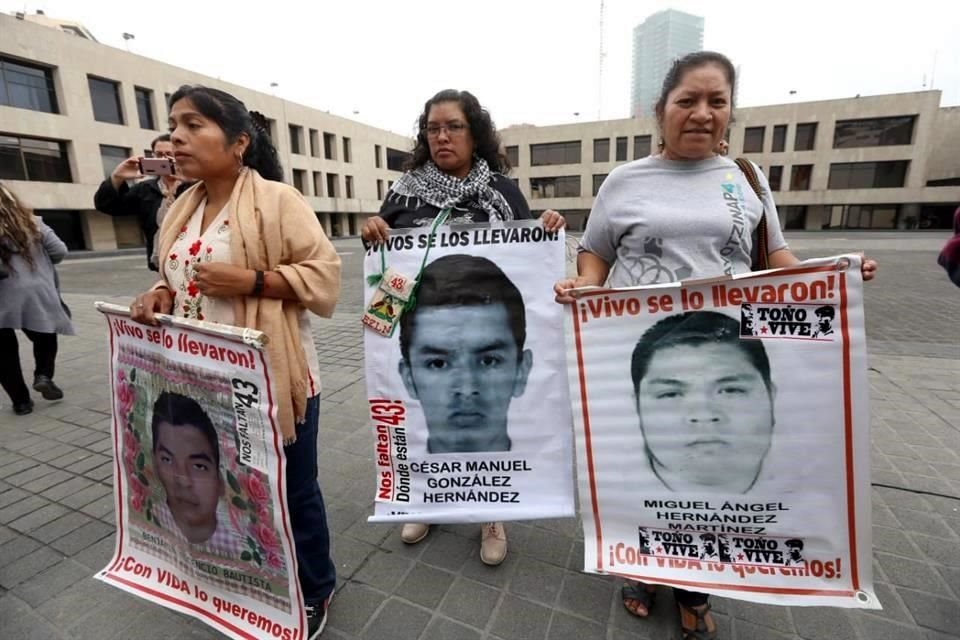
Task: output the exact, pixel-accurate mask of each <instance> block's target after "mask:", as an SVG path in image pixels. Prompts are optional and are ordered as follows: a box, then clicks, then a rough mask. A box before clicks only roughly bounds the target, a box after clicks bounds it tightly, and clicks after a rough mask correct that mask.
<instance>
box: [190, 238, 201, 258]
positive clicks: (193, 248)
mask: <svg viewBox="0 0 960 640" xmlns="http://www.w3.org/2000/svg"><path fill="white" fill-rule="evenodd" d="M202 244H203V243H201V242H200V241H199V240H197V241H196V242H194V243H193V244H192V245H190V255H191V256H196V255H197V254H198V253H200V246H201V245H202Z"/></svg>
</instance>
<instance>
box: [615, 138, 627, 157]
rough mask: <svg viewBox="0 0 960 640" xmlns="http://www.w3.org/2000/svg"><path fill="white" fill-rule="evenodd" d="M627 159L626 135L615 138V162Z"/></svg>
mask: <svg viewBox="0 0 960 640" xmlns="http://www.w3.org/2000/svg"><path fill="white" fill-rule="evenodd" d="M626 160H627V137H626V136H624V137H622V138H617V162H626Z"/></svg>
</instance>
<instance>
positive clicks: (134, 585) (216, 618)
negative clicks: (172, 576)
mask: <svg viewBox="0 0 960 640" xmlns="http://www.w3.org/2000/svg"><path fill="white" fill-rule="evenodd" d="M103 577H104V578H108V579H110V580H115V581H116V582H119V583H120V584H123V585H126V586H128V587H130V588H131V589H135V590H136V591H142V592H143V593H146V594H147V595H150V596H152V597H154V598H158V599H160V600H166V601H167V602H170V603H172V604H175V605H177V606H180V607H183V608H185V609H190V610H191V611H196V612H197V613H199V614H200V615H202V616H204V617H206V618H210V620H213V621H214V623H216V624H217V625H220V626H222V627H226V628H227V629H229V630H230V631H233V632H234V633H236V634H237V635H239V636H240V637H242V638H247V639H248V640H257V637H256V636H253V635H250V633H249V632H247V631H244V630H243V629H240V628H239V627H236V626H234V625H233V624H231V623H229V622H227V621H226V620H224V619H223V618H221V617H219V616H217V615H215V614H214V613H212V612H210V611H207V610H206V609H204V608H203V607H199V606H197V605H196V604H194V603H192V602H187V601H186V600H180V599H177V598H174V597H173V596H171V595H168V594H166V593H163V592H162V591H157V590H156V589H151V588H150V587H147V586H144V585H142V584H139V583H137V582H133V581H132V580H127V579H126V578H121V577H120V576H118V575H114V574H112V573H108V574H106V575H105V576H103ZM258 615H259V614H258Z"/></svg>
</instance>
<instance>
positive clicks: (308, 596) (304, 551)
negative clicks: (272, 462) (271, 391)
mask: <svg viewBox="0 0 960 640" xmlns="http://www.w3.org/2000/svg"><path fill="white" fill-rule="evenodd" d="M319 427H320V396H319V395H316V396H314V397H312V398H310V399H309V400H307V413H306V420H304V422H303V424H298V425H297V441H296V442H294V443H293V444H292V445H290V446H289V447H284V452H285V453H286V456H287V507H288V508H289V509H290V524H291V526H292V527H293V539H294V544H295V546H296V552H297V565H298V576H299V578H300V587H301V588H302V589H303V600H304V602H305V603H306V604H308V605H319V604H321V603H322V602H323V601H324V600H326V599H327V597H328V596H329V595H330V594H331V593H333V588H334V587H335V586H336V583H337V570H336V567H335V566H334V564H333V560H331V559H330V531H329V529H327V511H326V508H325V507H324V505H323V494H321V493H320V485H319V484H318V483H317V434H318V431H319Z"/></svg>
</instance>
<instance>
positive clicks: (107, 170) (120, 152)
mask: <svg viewBox="0 0 960 640" xmlns="http://www.w3.org/2000/svg"><path fill="white" fill-rule="evenodd" d="M132 155H133V152H132V151H131V150H130V149H128V148H126V147H113V146H110V145H109V144H102V145H100V162H101V163H102V164H103V177H104V178H109V177H110V174H112V173H113V170H114V169H116V168H117V165H118V164H120V163H121V162H123V161H124V160H126V159H127V158H129V157H130V156H132Z"/></svg>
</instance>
